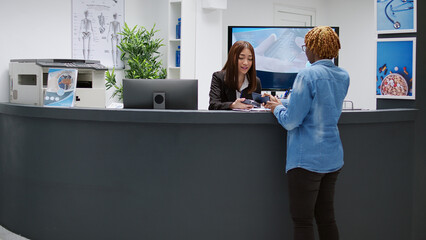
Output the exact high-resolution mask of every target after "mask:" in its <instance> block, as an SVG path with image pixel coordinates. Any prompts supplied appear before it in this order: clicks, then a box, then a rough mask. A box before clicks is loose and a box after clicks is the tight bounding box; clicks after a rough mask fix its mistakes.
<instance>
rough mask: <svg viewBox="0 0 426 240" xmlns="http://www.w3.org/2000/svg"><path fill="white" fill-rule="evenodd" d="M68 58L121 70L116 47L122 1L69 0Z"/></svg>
mask: <svg viewBox="0 0 426 240" xmlns="http://www.w3.org/2000/svg"><path fill="white" fill-rule="evenodd" d="M71 15H72V58H74V59H84V60H99V61H101V64H103V65H104V66H106V67H108V68H113V67H115V68H118V69H122V68H124V63H123V62H122V61H121V60H120V55H121V52H120V50H119V49H118V47H117V45H118V44H119V43H120V41H121V35H120V34H119V32H121V31H122V27H123V26H124V0H72V14H71Z"/></svg>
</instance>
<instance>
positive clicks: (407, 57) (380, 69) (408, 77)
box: [376, 38, 416, 99]
mask: <svg viewBox="0 0 426 240" xmlns="http://www.w3.org/2000/svg"><path fill="white" fill-rule="evenodd" d="M415 67H416V38H386V39H379V40H377V65H376V97H377V98H394V99H415V94H416V77H415V74H416V69H415Z"/></svg>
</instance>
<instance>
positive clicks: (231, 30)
mask: <svg viewBox="0 0 426 240" xmlns="http://www.w3.org/2000/svg"><path fill="white" fill-rule="evenodd" d="M312 28H313V27H289V26H228V52H229V50H230V49H231V46H232V44H234V43H235V42H236V41H239V40H244V41H247V42H249V43H250V44H251V45H252V46H253V48H254V49H255V54H256V72H257V76H258V77H259V78H260V81H261V83H262V89H263V90H270V91H283V90H288V89H291V88H292V86H293V82H294V79H295V78H296V75H297V73H298V72H299V71H300V70H301V69H303V68H306V67H307V66H309V65H310V63H309V62H308V59H307V58H306V55H305V52H304V51H303V50H302V45H304V39H305V35H306V33H308V31H309V30H311V29H312ZM332 28H333V30H334V31H335V32H336V33H337V34H339V28H338V27H332ZM334 62H335V64H336V65H337V58H336V59H334Z"/></svg>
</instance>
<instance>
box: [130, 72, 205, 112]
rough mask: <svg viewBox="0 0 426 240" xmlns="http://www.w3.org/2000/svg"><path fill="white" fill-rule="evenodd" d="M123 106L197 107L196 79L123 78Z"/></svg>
mask: <svg viewBox="0 0 426 240" xmlns="http://www.w3.org/2000/svg"><path fill="white" fill-rule="evenodd" d="M123 107H124V108H138V109H188V110H196V109H198V80H195V79H123Z"/></svg>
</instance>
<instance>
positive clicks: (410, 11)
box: [375, 0, 417, 34]
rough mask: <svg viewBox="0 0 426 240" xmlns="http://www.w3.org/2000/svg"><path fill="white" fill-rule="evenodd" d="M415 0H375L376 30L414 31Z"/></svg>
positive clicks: (381, 31)
mask: <svg viewBox="0 0 426 240" xmlns="http://www.w3.org/2000/svg"><path fill="white" fill-rule="evenodd" d="M416 1H417V0H376V2H375V5H376V11H377V32H378V34H382V33H407V32H416V27H417V7H416Z"/></svg>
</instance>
